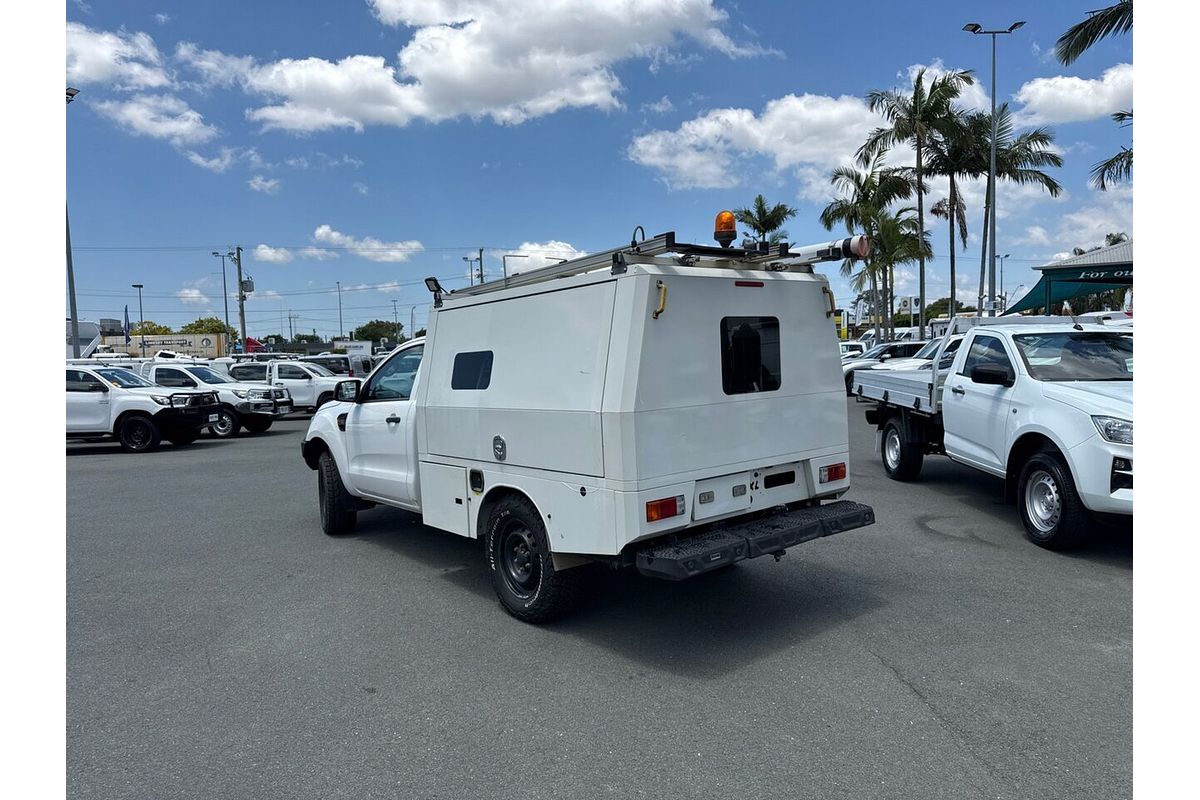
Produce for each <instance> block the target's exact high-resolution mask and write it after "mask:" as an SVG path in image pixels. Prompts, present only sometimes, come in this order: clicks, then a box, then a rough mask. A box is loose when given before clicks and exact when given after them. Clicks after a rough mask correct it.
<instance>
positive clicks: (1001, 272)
mask: <svg viewBox="0 0 1200 800" xmlns="http://www.w3.org/2000/svg"><path fill="white" fill-rule="evenodd" d="M1011 255H1012V253H1005V254H1004V255H1002V256H998V258H999V259H1000V294H1001V296H1004V297H1007V295H1005V294H1004V259H1006V258H1008V257H1009V256H1011Z"/></svg>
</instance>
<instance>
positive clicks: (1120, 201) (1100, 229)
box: [1050, 184, 1133, 250]
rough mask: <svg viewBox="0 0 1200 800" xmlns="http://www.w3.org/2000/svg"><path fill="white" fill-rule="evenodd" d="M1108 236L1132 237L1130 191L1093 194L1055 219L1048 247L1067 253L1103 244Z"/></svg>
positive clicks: (1125, 188)
mask: <svg viewBox="0 0 1200 800" xmlns="http://www.w3.org/2000/svg"><path fill="white" fill-rule="evenodd" d="M1108 233H1129V234H1132V233H1133V187H1132V186H1130V185H1128V184H1126V185H1120V186H1116V187H1113V188H1111V189H1109V190H1108V191H1107V192H1100V191H1094V192H1092V196H1091V198H1090V200H1089V202H1087V203H1086V204H1084V205H1083V206H1081V207H1079V208H1077V209H1075V210H1074V211H1071V212H1069V213H1066V214H1063V215H1061V216H1060V217H1059V218H1058V225H1057V227H1056V229H1055V236H1054V238H1053V239H1052V240H1051V242H1050V243H1051V244H1053V245H1055V246H1058V247H1062V248H1063V249H1065V250H1069V249H1071V248H1073V247H1083V248H1085V249H1086V248H1089V247H1096V246H1097V245H1103V244H1104V236H1105V234H1108Z"/></svg>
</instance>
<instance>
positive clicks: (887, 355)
mask: <svg viewBox="0 0 1200 800" xmlns="http://www.w3.org/2000/svg"><path fill="white" fill-rule="evenodd" d="M891 357H892V354H891V353H884V354H883V355H881V356H880V357H879V360H880V361H887V360H888V359H889V358H891Z"/></svg>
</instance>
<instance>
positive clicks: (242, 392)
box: [233, 389, 250, 397]
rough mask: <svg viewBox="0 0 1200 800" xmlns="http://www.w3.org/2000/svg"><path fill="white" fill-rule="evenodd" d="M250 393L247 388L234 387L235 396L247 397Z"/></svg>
mask: <svg viewBox="0 0 1200 800" xmlns="http://www.w3.org/2000/svg"><path fill="white" fill-rule="evenodd" d="M249 394H250V392H248V391H247V390H245V389H234V390H233V396H234V397H246V396H247V395H249Z"/></svg>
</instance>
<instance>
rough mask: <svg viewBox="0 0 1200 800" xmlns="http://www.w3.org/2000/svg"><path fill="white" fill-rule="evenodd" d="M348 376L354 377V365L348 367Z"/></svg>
mask: <svg viewBox="0 0 1200 800" xmlns="http://www.w3.org/2000/svg"><path fill="white" fill-rule="evenodd" d="M349 376H350V377H351V378H353V377H354V367H351V368H350V372H349Z"/></svg>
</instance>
